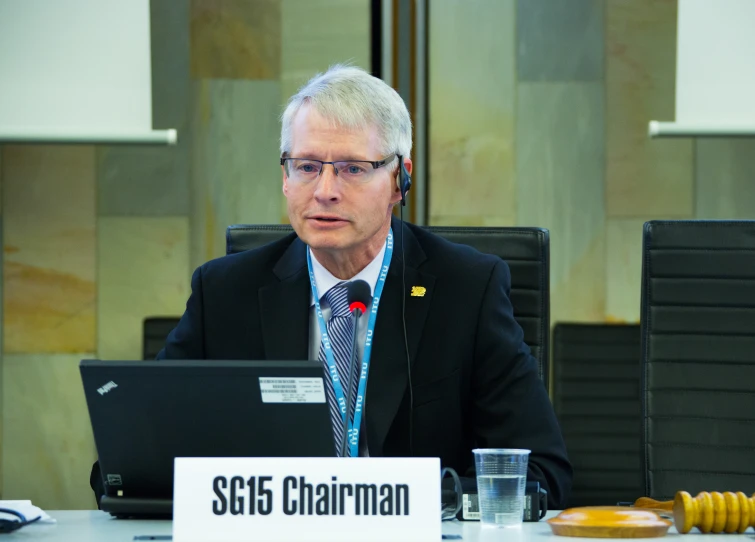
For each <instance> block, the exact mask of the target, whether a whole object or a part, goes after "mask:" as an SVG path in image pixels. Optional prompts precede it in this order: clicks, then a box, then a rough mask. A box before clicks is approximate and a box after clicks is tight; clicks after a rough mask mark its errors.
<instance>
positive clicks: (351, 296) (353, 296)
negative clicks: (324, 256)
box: [341, 280, 372, 457]
mask: <svg viewBox="0 0 755 542" xmlns="http://www.w3.org/2000/svg"><path fill="white" fill-rule="evenodd" d="M346 299H347V300H348V302H349V310H350V311H351V314H352V315H353V317H354V334H353V335H352V337H351V356H350V359H349V378H348V385H347V386H344V387H345V388H346V389H348V394H347V395H346V417H345V418H344V422H343V436H342V437H341V457H346V455H347V453H348V442H349V438H348V431H349V420H351V417H352V416H353V414H354V413H353V411H352V406H351V396H352V395H354V390H355V389H356V382H357V381H358V380H359V379H358V378H357V376H356V375H355V374H354V364H355V363H356V360H357V358H358V357H359V355H358V353H359V344H358V342H357V340H358V337H359V330H358V328H359V318H360V317H361V316H362V315H363V314H364V313H365V312H367V305H368V304H369V303H370V301H372V290H371V288H370V285H369V284H367V283H366V282H365V281H363V280H355V281H353V282H349V283H348V284H347V285H346ZM360 374H361V371H360ZM341 380H342V381H343V377H342V378H341Z"/></svg>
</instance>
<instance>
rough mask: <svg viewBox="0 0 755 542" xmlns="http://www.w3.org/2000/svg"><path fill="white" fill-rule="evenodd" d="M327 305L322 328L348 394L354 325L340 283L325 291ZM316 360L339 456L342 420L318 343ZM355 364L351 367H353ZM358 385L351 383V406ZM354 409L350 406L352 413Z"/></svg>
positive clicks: (323, 351) (354, 399)
mask: <svg viewBox="0 0 755 542" xmlns="http://www.w3.org/2000/svg"><path fill="white" fill-rule="evenodd" d="M323 297H324V298H325V300H326V301H327V302H328V305H330V311H331V312H330V319H329V320H328V322H327V324H326V327H327V329H328V337H329V338H330V348H331V350H332V351H333V357H334V358H335V362H336V369H337V371H338V378H339V380H340V382H341V387H342V388H343V393H344V395H346V394H347V393H349V389H348V378H347V375H348V372H349V361H350V357H351V341H352V337H353V336H354V321H353V317H352V316H351V311H349V303H348V300H347V298H346V282H340V283H338V284H336V285H335V286H333V287H332V288H331V289H330V290H328V291H327V292H326V293H325V295H324V296H323ZM319 360H320V361H322V362H323V368H324V370H325V393H326V395H327V397H328V404H329V405H330V418H331V421H332V422H333V438H334V439H335V448H336V455H340V454H341V450H340V446H341V438H342V437H343V418H342V416H341V408H340V407H339V406H338V400H337V399H336V394H335V390H334V389H333V379H332V377H331V376H330V371H329V370H328V362H327V358H326V356H325V347H324V346H323V344H322V343H320V354H319ZM356 365H358V363H355V366H356ZM357 386H358V383H356V382H355V383H354V393H353V394H352V396H351V403H352V405H354V404H355V403H356V398H357ZM353 409H354V407H353V406H352V412H353V411H354V410H353Z"/></svg>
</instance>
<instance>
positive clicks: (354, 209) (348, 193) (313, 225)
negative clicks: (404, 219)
mask: <svg viewBox="0 0 755 542" xmlns="http://www.w3.org/2000/svg"><path fill="white" fill-rule="evenodd" d="M291 135H292V149H291V154H290V156H291V157H293V158H309V159H315V160H322V161H326V162H332V161H340V160H368V161H378V160H382V159H384V158H385V156H382V155H381V154H380V152H379V150H378V132H377V128H375V127H370V128H369V129H365V130H346V129H344V128H339V127H336V126H334V125H333V124H332V123H331V122H330V121H329V120H327V119H326V118H324V117H323V116H321V115H320V114H319V113H318V112H317V111H316V110H315V109H314V108H311V107H309V106H306V105H305V106H304V107H302V108H301V109H300V110H299V112H298V113H297V115H296V117H295V118H294V121H293V125H292V134H291ZM289 163H290V162H289ZM397 165H398V164H397V162H396V160H394V161H393V163H392V164H390V165H389V166H384V167H381V168H378V169H376V170H372V166H371V165H367V167H368V168H369V170H370V171H369V175H370V176H369V180H368V181H366V182H360V183H354V182H349V181H347V180H346V176H344V175H343V174H342V172H340V171H339V174H340V175H339V176H336V174H335V171H334V170H333V166H332V165H331V164H326V165H325V166H324V169H323V171H322V173H321V174H320V176H319V177H317V178H315V179H314V180H311V181H309V182H300V181H298V180H296V176H289V175H287V173H286V169H285V168H283V193H284V194H285V196H286V199H287V205H288V216H289V220H290V221H291V225H292V226H293V228H294V230H295V231H296V233H297V234H298V235H299V237H300V238H301V239H302V241H304V242H305V243H307V244H308V245H309V246H310V247H312V248H313V249H319V250H323V251H348V250H353V249H359V248H360V247H361V246H368V245H370V244H372V243H371V242H376V241H377V239H376V238H377V237H378V236H380V237H381V239H380V240H379V241H380V243H381V244H382V241H383V240H384V236H385V233H386V232H385V231H384V227H385V225H386V223H387V222H388V221H389V220H390V215H391V209H392V208H393V205H394V204H395V203H396V202H397V201H400V200H401V193H400V192H399V191H398V189H397V187H396V181H395V176H394V173H395V171H396V167H397Z"/></svg>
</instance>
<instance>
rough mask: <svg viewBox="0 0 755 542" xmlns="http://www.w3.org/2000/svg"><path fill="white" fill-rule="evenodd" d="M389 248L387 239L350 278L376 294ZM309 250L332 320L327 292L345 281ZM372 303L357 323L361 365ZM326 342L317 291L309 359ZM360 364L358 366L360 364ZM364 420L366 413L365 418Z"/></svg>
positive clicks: (362, 447) (363, 451)
mask: <svg viewBox="0 0 755 542" xmlns="http://www.w3.org/2000/svg"><path fill="white" fill-rule="evenodd" d="M385 249H386V243H383V248H381V249H380V252H378V254H377V256H375V259H373V260H372V261H371V262H370V263H369V264H367V267H365V268H364V269H362V270H361V271H360V272H359V273H357V274H356V275H355V276H353V277H351V278H350V279H347V280H349V281H352V280H363V281H365V282H366V283H367V284H369V285H370V294H371V295H372V296H373V297H374V295H375V285H376V284H377V281H378V278H380V270H381V268H382V267H383V258H384V256H385ZM307 250H309V254H310V256H311V257H312V271H313V272H314V275H315V284H316V285H317V295H319V296H320V310H321V311H322V318H323V320H324V321H325V323H326V324H327V322H328V320H329V319H330V312H331V311H330V305H328V302H327V301H326V300H325V294H326V293H327V292H328V290H330V289H331V288H332V287H333V286H335V285H336V284H338V283H339V282H343V281H342V280H341V279H339V278H337V277H334V276H333V275H332V274H331V272H330V271H328V270H327V269H325V267H323V265H322V264H321V263H320V262H318V261H317V258H315V255H314V254H313V253H312V250H311V249H309V247H308V248H307ZM371 306H372V301H371V300H370V303H369V304H368V305H367V311H366V313H365V314H364V315H363V316H362V317H361V318H359V324H358V326H357V340H358V341H359V349H358V351H357V356H358V358H357V361H358V362H359V365H361V361H362V358H363V355H364V343H365V341H366V340H367V325H368V323H369V314H370V307H371ZM321 342H322V332H321V331H320V323H319V322H318V320H317V313H316V312H315V298H314V295H312V294H311V292H310V296H309V359H313V360H317V359H319V354H320V343H321ZM359 365H357V366H359ZM354 373H355V374H359V373H358V372H357V371H354ZM362 420H363V421H364V417H363V418H362ZM359 455H361V456H366V455H368V453H367V435H366V434H365V431H364V423H362V431H360V434H359Z"/></svg>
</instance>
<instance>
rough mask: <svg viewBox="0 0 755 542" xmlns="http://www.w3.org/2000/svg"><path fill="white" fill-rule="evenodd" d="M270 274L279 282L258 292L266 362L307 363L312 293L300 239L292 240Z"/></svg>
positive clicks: (304, 249) (303, 248)
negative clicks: (302, 361) (267, 360)
mask: <svg viewBox="0 0 755 542" xmlns="http://www.w3.org/2000/svg"><path fill="white" fill-rule="evenodd" d="M273 273H274V274H275V275H276V277H277V278H278V279H279V280H278V281H276V282H273V283H271V284H268V285H267V286H263V287H262V288H260V291H259V299H260V320H261V322H262V340H263V342H264V345H265V358H266V359H269V360H306V359H308V358H309V298H310V292H311V290H310V285H309V275H308V273H307V255H306V245H305V244H304V243H303V242H302V241H301V239H299V238H296V239H294V241H293V242H292V243H291V245H290V246H289V247H288V249H287V250H286V252H285V253H284V254H283V257H281V259H280V260H279V261H278V263H277V264H276V265H275V267H274V268H273ZM302 308H304V309H306V310H302Z"/></svg>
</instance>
